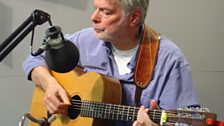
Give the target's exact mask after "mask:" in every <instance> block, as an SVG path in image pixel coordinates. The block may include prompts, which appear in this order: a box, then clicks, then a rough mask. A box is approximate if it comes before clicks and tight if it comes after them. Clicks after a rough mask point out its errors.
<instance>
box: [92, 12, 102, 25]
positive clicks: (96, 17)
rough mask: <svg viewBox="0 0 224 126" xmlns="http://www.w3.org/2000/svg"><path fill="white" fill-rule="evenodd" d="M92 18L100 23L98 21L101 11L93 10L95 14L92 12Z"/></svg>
mask: <svg viewBox="0 0 224 126" xmlns="http://www.w3.org/2000/svg"><path fill="white" fill-rule="evenodd" d="M91 20H92V22H94V23H98V22H100V20H101V19H100V14H99V11H98V10H97V9H96V10H95V11H94V12H93V14H92V16H91Z"/></svg>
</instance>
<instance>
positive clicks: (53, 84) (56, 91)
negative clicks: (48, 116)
mask: <svg viewBox="0 0 224 126" xmlns="http://www.w3.org/2000/svg"><path fill="white" fill-rule="evenodd" d="M31 78H32V80H33V82H34V83H36V84H37V85H38V86H40V87H41V88H42V89H43V90H44V91H45V97H44V103H45V105H46V108H47V110H48V111H49V112H50V113H52V114H56V113H61V114H67V108H68V106H69V105H70V102H69V98H68V95H67V93H66V91H65V90H64V88H63V87H62V86H61V85H60V84H59V83H58V82H57V80H56V79H55V78H54V77H53V76H52V75H51V74H50V72H49V70H48V68H46V67H44V66H38V67H35V68H34V69H33V71H32V73H31Z"/></svg>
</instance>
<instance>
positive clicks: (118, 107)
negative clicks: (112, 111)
mask: <svg viewBox="0 0 224 126" xmlns="http://www.w3.org/2000/svg"><path fill="white" fill-rule="evenodd" d="M119 115H120V106H117V117H116V120H119V119H120V118H119Z"/></svg>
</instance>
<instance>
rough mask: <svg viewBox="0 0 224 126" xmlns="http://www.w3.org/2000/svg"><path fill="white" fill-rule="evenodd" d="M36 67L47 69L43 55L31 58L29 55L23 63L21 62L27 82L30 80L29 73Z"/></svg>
mask: <svg viewBox="0 0 224 126" xmlns="http://www.w3.org/2000/svg"><path fill="white" fill-rule="evenodd" d="M37 66H46V67H47V64H46V62H45V60H44V54H41V55H38V56H32V55H31V54H29V55H28V56H27V58H26V59H25V61H24V62H23V70H24V72H25V75H26V76H27V79H28V80H31V72H32V70H33V68H35V67H37Z"/></svg>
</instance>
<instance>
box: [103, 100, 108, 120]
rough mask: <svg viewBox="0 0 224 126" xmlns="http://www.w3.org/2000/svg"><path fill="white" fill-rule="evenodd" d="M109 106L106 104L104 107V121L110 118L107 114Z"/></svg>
mask: <svg viewBox="0 0 224 126" xmlns="http://www.w3.org/2000/svg"><path fill="white" fill-rule="evenodd" d="M107 106H108V105H106V104H105V107H104V115H103V118H104V119H108V117H107V115H108V112H107V110H108V108H107Z"/></svg>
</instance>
